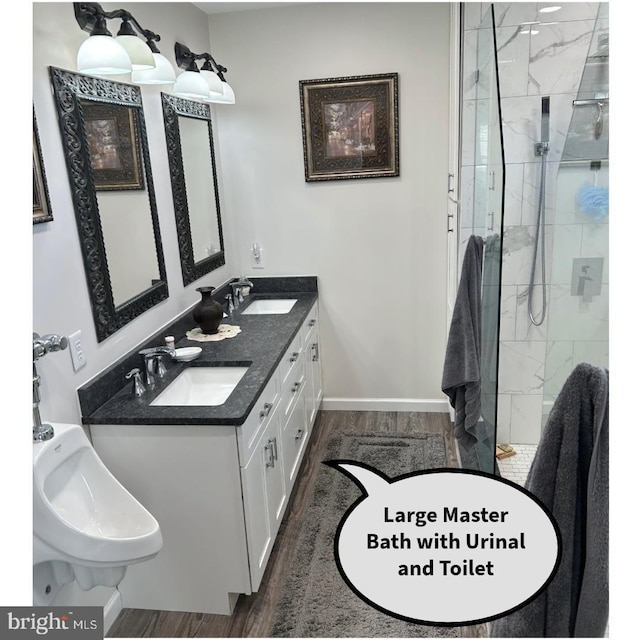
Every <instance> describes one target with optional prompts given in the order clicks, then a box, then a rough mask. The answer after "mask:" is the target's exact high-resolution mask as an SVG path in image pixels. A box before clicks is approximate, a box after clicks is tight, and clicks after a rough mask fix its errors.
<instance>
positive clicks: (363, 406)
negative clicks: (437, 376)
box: [320, 398, 449, 413]
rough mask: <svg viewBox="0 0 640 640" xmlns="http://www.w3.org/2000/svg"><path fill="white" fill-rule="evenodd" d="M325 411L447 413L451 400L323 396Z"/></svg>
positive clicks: (323, 408) (322, 407)
mask: <svg viewBox="0 0 640 640" xmlns="http://www.w3.org/2000/svg"><path fill="white" fill-rule="evenodd" d="M320 408H321V409H322V410H323V411H421V412H428V413H447V412H448V411H449V402H448V401H447V400H446V399H444V400H429V399H423V398H323V399H322V405H321V407H320Z"/></svg>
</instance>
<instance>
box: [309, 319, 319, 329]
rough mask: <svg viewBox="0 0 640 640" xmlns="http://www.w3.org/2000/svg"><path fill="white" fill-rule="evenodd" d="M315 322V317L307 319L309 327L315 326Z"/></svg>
mask: <svg viewBox="0 0 640 640" xmlns="http://www.w3.org/2000/svg"><path fill="white" fill-rule="evenodd" d="M316 322H317V320H316V319H315V318H311V320H309V326H310V327H315V326H316Z"/></svg>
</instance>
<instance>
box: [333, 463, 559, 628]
mask: <svg viewBox="0 0 640 640" xmlns="http://www.w3.org/2000/svg"><path fill="white" fill-rule="evenodd" d="M325 464H327V465H328V466H330V467H333V468H335V469H337V470H339V471H341V472H342V473H344V474H345V475H346V476H347V477H349V478H350V479H351V480H353V481H354V482H355V483H356V484H357V485H358V486H359V487H360V489H361V490H362V493H363V495H362V496H361V497H360V498H359V499H358V500H356V501H355V502H354V503H353V504H352V505H351V507H350V508H349V509H348V510H347V511H346V512H345V514H344V516H343V517H342V520H341V521H340V524H339V525H338V529H337V531H336V535H335V539H334V554H335V559H336V564H337V566H338V569H339V571H340V573H341V575H342V577H343V579H344V580H345V582H346V583H347V585H348V586H349V587H350V588H351V589H352V591H353V592H354V593H355V594H356V595H357V596H358V597H360V598H361V599H362V600H364V601H365V602H367V603H368V604H369V605H371V606H372V607H374V608H376V609H378V610H379V611H382V612H383V613H386V614H388V615H391V616H393V617H396V618H400V619H402V620H406V621H408V622H414V623H419V624H430V625H439V626H459V625H470V624H479V623H481V622H487V621H489V620H495V619H496V618H500V617H502V616H504V615H507V614H509V613H512V612H514V611H516V610H518V609H520V608H521V607H523V606H525V605H526V604H527V603H528V602H530V601H531V600H533V599H534V598H535V597H536V596H537V595H538V594H539V593H540V592H541V591H542V590H543V589H545V587H546V586H547V585H548V584H549V582H550V581H551V580H552V579H553V576H554V575H555V573H556V571H557V569H558V565H559V563H560V556H561V538H560V532H559V529H558V525H557V524H556V522H555V520H554V518H553V516H552V515H551V514H550V512H549V511H548V509H547V508H546V507H545V506H544V505H543V504H542V503H541V502H540V500H538V498H536V497H535V496H533V495H532V494H531V493H529V492H528V491H526V490H525V489H523V488H522V487H520V486H519V485H517V484H515V483H513V482H511V481H509V480H505V479H503V478H498V477H495V476H492V475H489V474H487V473H483V472H479V471H470V470H464V469H448V468H442V469H430V470H423V471H415V472H412V473H408V474H404V475H402V476H398V477H396V478H393V479H391V478H389V477H387V476H386V475H384V474H383V473H381V472H380V471H378V470H377V469H375V468H373V467H371V466H369V465H366V464H363V463H361V462H355V461H351V460H330V461H326V462H325Z"/></svg>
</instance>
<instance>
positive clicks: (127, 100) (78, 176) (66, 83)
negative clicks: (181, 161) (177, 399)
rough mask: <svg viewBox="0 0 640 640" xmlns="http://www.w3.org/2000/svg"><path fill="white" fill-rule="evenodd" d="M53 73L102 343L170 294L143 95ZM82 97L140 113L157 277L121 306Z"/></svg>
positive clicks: (53, 69) (125, 86)
mask: <svg viewBox="0 0 640 640" xmlns="http://www.w3.org/2000/svg"><path fill="white" fill-rule="evenodd" d="M49 74H50V77H51V84H52V86H53V92H54V96H55V101H56V109H57V113H58V123H59V125H60V133H61V135H62V146H63V150H64V155H65V160H66V164H67V171H68V174H69V182H70V186H71V196H72V199H73V205H74V210H75V215H76V223H77V226H78V235H79V236H80V245H81V250H82V258H83V262H84V268H85V275H86V278H87V286H88V288H89V297H90V300H91V308H92V311H93V319H94V323H95V328H96V335H97V337H98V342H101V341H102V340H105V339H106V338H108V337H109V336H110V335H112V334H113V333H115V332H116V331H117V330H118V329H121V328H122V327H123V326H124V325H126V324H127V323H129V322H131V321H132V320H133V319H135V318H137V317H138V316H139V315H141V314H142V313H144V312H145V311H147V310H149V309H150V308H151V307H153V306H155V305H157V304H158V303H159V302H161V301H162V300H165V299H166V298H168V297H169V288H168V285H167V276H166V271H165V265H164V256H163V253H162V241H161V238H160V225H159V222H158V212H157V208H156V198H155V192H154V188H153V178H152V175H151V161H150V158H149V145H148V142H147V130H146V126H145V119H144V111H143V108H142V95H141V92H140V88H139V87H137V86H135V85H130V84H125V83H121V82H114V81H111V80H105V79H103V78H94V77H91V76H86V75H82V74H78V73H73V72H71V71H66V70H64V69H58V68H56V67H49ZM82 100H93V101H99V102H105V103H109V104H114V105H123V106H126V107H130V108H132V109H133V110H134V112H135V114H136V116H137V124H138V129H139V134H140V147H141V153H142V157H143V161H144V170H145V177H146V188H147V193H148V196H149V206H150V210H151V221H152V226H153V234H154V240H155V248H156V256H157V259H158V270H159V279H158V281H154V282H153V284H152V286H151V287H149V288H148V289H146V290H145V291H142V292H141V293H139V294H138V295H136V296H134V297H133V298H131V299H130V300H127V301H126V302H124V303H123V304H121V305H119V306H116V305H115V303H114V297H113V290H112V286H111V279H110V276H109V266H108V262H107V254H106V249H105V242H104V236H103V233H102V224H101V220H100V211H99V209H98V200H97V197H96V189H95V183H94V179H93V175H92V170H91V160H90V156H89V144H88V140H87V135H86V131H85V126H84V119H83V114H82V104H81V101H82Z"/></svg>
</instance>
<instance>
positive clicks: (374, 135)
mask: <svg viewBox="0 0 640 640" xmlns="http://www.w3.org/2000/svg"><path fill="white" fill-rule="evenodd" d="M300 109H301V115H302V145H303V149H304V170H305V180H306V181H307V182H313V181H316V180H344V179H349V178H387V177H394V176H398V175H400V167H399V155H400V154H399V149H400V147H399V140H398V74H397V73H388V74H376V75H367V76H352V77H348V78H347V77H345V78H327V79H324V80H301V81H300Z"/></svg>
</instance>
